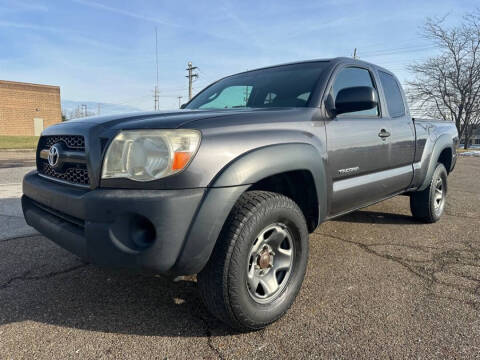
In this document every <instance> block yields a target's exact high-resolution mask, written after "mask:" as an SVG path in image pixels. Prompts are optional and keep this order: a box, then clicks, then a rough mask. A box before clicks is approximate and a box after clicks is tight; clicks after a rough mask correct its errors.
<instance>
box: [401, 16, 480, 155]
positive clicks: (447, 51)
mask: <svg viewBox="0 0 480 360" xmlns="http://www.w3.org/2000/svg"><path fill="white" fill-rule="evenodd" d="M445 19H446V17H443V18H440V19H439V18H427V20H426V22H425V25H424V26H423V28H422V32H423V36H424V37H425V38H426V39H428V40H430V41H431V42H432V43H433V44H435V45H436V46H437V47H438V49H439V50H440V53H439V54H438V55H436V56H432V57H429V58H427V59H426V60H425V61H423V62H417V63H413V64H411V65H409V66H408V69H409V70H410V71H411V72H412V73H413V74H414V76H415V77H414V80H412V81H408V82H407V86H408V90H407V92H408V95H409V99H410V101H411V102H412V103H414V104H416V106H415V107H419V108H421V111H422V112H423V113H424V115H426V116H433V117H441V118H442V119H443V120H449V121H454V122H455V125H456V126H457V130H458V134H459V137H460V139H462V138H465V142H464V143H465V148H467V147H468V144H469V143H470V138H471V136H472V132H473V130H474V129H475V128H476V127H478V126H480V11H479V10H477V11H476V12H475V13H473V14H469V15H465V16H464V17H463V21H462V22H461V23H460V24H459V25H455V26H450V27H448V26H446V25H445Z"/></svg>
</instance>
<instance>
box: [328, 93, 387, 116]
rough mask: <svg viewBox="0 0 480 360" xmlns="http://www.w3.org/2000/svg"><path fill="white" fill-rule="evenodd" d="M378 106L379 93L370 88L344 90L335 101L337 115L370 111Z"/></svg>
mask: <svg viewBox="0 0 480 360" xmlns="http://www.w3.org/2000/svg"><path fill="white" fill-rule="evenodd" d="M377 105H378V99H377V92H376V91H375V89H373V88H371V87H370V86H356V87H349V88H345V89H342V90H340V91H339V92H338V94H337V98H336V99H335V113H336V114H337V115H339V114H343V113H349V112H354V111H362V110H370V109H373V108H374V107H376V106H377Z"/></svg>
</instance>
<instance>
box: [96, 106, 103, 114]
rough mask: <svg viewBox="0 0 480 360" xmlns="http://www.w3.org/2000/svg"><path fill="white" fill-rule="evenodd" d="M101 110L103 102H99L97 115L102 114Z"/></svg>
mask: <svg viewBox="0 0 480 360" xmlns="http://www.w3.org/2000/svg"><path fill="white" fill-rule="evenodd" d="M101 110H102V104H101V103H97V115H100V113H101Z"/></svg>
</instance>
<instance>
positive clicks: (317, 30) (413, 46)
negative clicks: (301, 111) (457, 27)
mask: <svg viewBox="0 0 480 360" xmlns="http://www.w3.org/2000/svg"><path fill="white" fill-rule="evenodd" d="M477 6H478V0H475V1H471V0H456V1H455V0H447V1H442V0H437V1H430V0H426V1H418V0H417V1H398V0H397V1H378V0H377V1H361V0H352V1H351V0H338V1H334V0H325V1H314V0H310V1H285V0H268V1H263V0H256V1H252V0H243V1H232V0H230V1H228V0H226V1H203V0H197V1H181V0H175V1H161V0H149V1H141V0H137V1H122V0H117V1H113V0H110V1H106V0H105V1H101V0H33V1H29V0H0V79H2V80H13V81H24V82H33V83H44V84H52V85H59V86H60V87H61V95H62V98H63V99H68V100H75V101H94V102H103V103H114V104H125V105H130V106H134V107H137V108H140V109H152V108H153V87H154V85H155V27H156V28H157V29H158V49H159V87H160V94H161V99H160V104H161V108H162V109H168V108H170V109H171V108H175V107H176V106H178V99H177V96H183V97H184V98H183V99H186V96H187V85H188V84H187V79H186V78H185V75H186V71H185V68H186V64H187V62H188V61H192V62H193V64H194V65H196V66H198V67H199V79H198V80H197V81H196V82H195V84H194V89H195V91H199V90H201V88H203V87H204V86H206V85H208V84H209V83H210V82H212V81H214V80H215V79H217V78H219V77H221V76H225V75H228V74H231V73H235V72H239V71H243V70H246V69H253V68H256V67H261V66H265V65H272V64H277V63H284V62H290V61H296V60H305V59H315V58H326V57H335V56H351V55H352V53H353V49H354V48H355V47H356V48H357V49H358V50H357V53H358V56H359V57H360V58H362V59H364V60H367V61H371V62H374V63H377V64H379V65H382V66H384V67H386V68H388V69H390V70H392V71H394V72H395V73H397V75H398V76H399V78H400V79H401V80H402V81H404V80H405V79H407V78H408V77H409V74H408V73H407V72H406V70H405V65H406V64H408V63H409V62H411V61H415V60H421V59H423V58H425V57H427V56H428V55H429V54H430V55H431V54H433V53H434V52H435V51H436V50H435V48H433V47H432V46H431V45H430V44H429V43H428V42H427V41H426V40H424V39H422V38H421V36H420V30H419V26H420V25H421V24H422V23H423V22H424V20H425V18H426V17H427V16H431V17H434V16H444V15H446V14H449V16H448V19H447V21H448V22H449V23H455V22H458V21H459V19H460V18H461V16H462V15H463V14H465V13H468V12H472V11H473V10H474V9H475V8H476V7H477Z"/></svg>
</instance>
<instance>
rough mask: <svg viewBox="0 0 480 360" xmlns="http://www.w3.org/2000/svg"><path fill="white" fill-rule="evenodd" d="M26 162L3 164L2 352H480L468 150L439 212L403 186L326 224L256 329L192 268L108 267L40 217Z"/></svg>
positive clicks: (479, 252)
mask: <svg viewBox="0 0 480 360" xmlns="http://www.w3.org/2000/svg"><path fill="white" fill-rule="evenodd" d="M25 171H26V168H24V167H22V168H15V171H13V169H9V168H4V169H0V184H3V185H0V197H1V199H0V222H1V224H0V236H1V237H0V359H7V358H8V359H10V358H12V359H18V358H38V359H52V358H55V359H70V358H72V359H73V358H82V359H85V358H100V357H102V358H112V359H113V358H115V359H116V358H122V359H127V358H140V357H141V358H156V359H197V358H205V359H217V358H220V359H234V358H238V359H246V358H249V359H254V358H260V359H285V358H325V357H327V358H332V357H335V358H386V357H390V358H405V357H411V358H479V357H480V181H479V178H480V159H479V158H461V159H459V162H458V165H457V168H456V169H455V171H454V173H453V175H452V176H450V178H449V185H450V186H449V197H448V203H447V208H446V214H445V215H444V217H443V218H442V219H441V221H440V222H439V223H436V224H432V225H425V224H420V223H417V222H415V221H413V219H412V218H411V217H410V212H409V207H408V198H407V197H404V196H399V197H396V198H393V199H391V200H388V201H385V202H383V203H380V204H377V205H374V206H371V207H369V208H366V209H364V210H361V211H357V212H355V213H353V214H350V215H347V216H344V217H342V218H339V219H338V220H336V221H331V222H328V223H325V224H323V225H321V226H320V227H319V228H318V229H317V231H316V232H315V233H314V234H312V235H311V237H310V262H309V267H308V272H307V276H306V278H305V282H304V285H303V288H302V290H301V293H300V295H299V297H298V298H297V301H296V303H295V304H294V305H293V307H292V308H291V309H290V311H289V312H288V313H287V315H286V316H285V317H284V318H283V319H281V320H280V321H279V322H277V323H276V324H274V325H272V326H270V327H268V328H267V329H264V330H262V331H257V332H251V333H245V334H239V333H232V331H231V330H229V329H228V328H226V327H224V326H223V325H222V324H221V323H220V322H218V321H216V320H215V319H214V318H213V317H211V316H210V315H209V314H208V313H207V312H206V310H205V308H204V307H203V305H202V304H201V302H200V298H199V295H198V293H197V290H196V285H195V279H194V278H193V277H190V278H185V279H182V280H180V281H177V282H173V281H171V280H169V279H165V278H163V277H159V276H155V275H140V274H135V273H132V272H128V271H116V270H107V269H101V268H98V267H96V266H93V265H89V264H84V263H83V262H81V261H80V260H79V259H78V258H76V257H75V256H73V255H71V254H70V253H68V252H66V251H64V250H62V249H61V248H59V247H57V246H56V245H54V244H53V243H51V242H50V241H48V240H47V239H45V238H44V237H42V236H39V235H37V234H35V232H33V231H32V230H31V229H28V228H27V227H26V226H25V224H24V223H23V222H22V221H23V219H22V218H21V213H19V207H18V206H19V205H18V195H19V193H20V191H19V185H18V182H19V181H20V179H21V176H22V174H23V173H24V172H25ZM19 229H20V230H19Z"/></svg>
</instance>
